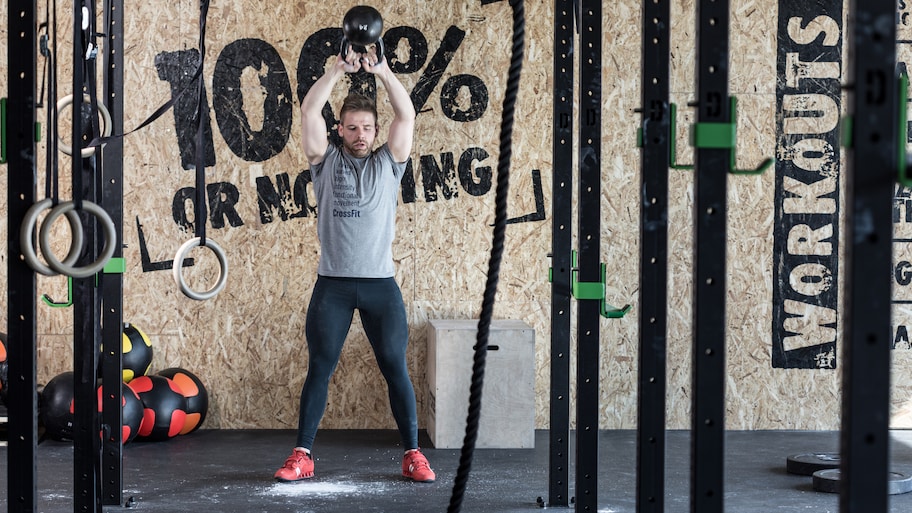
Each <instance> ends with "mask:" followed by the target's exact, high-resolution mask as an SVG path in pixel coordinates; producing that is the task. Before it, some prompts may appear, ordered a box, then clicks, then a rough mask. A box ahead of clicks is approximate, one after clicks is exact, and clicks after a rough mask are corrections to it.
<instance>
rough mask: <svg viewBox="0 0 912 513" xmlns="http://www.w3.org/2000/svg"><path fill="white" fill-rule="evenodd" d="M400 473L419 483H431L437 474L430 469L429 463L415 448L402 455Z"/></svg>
mask: <svg viewBox="0 0 912 513" xmlns="http://www.w3.org/2000/svg"><path fill="white" fill-rule="evenodd" d="M402 475H403V476H404V477H407V478H409V479H411V480H412V481H417V482H419V483H433V482H434V480H435V479H437V475H436V474H434V471H433V470H431V464H430V463H428V460H427V458H425V457H424V454H421V451H420V450H417V449H416V450H414V451H409V452H407V453H405V456H403V457H402Z"/></svg>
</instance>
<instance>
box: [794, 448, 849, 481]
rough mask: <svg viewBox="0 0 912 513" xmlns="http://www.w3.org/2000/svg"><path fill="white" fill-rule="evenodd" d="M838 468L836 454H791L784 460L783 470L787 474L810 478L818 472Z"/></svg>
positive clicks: (837, 454)
mask: <svg viewBox="0 0 912 513" xmlns="http://www.w3.org/2000/svg"><path fill="white" fill-rule="evenodd" d="M829 468H839V453H838V452H810V453H802V454H793V455H791V456H789V457H788V458H786V462H785V470H786V471H787V472H788V473H789V474H798V475H801V476H810V475H812V474H813V473H814V472H817V471H818V470H826V469H829Z"/></svg>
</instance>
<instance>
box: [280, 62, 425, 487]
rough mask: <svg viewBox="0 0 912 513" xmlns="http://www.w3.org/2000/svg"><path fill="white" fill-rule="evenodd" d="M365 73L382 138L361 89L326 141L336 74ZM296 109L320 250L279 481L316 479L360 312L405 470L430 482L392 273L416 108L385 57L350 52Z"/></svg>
mask: <svg viewBox="0 0 912 513" xmlns="http://www.w3.org/2000/svg"><path fill="white" fill-rule="evenodd" d="M361 69H363V70H365V71H367V72H368V73H372V74H373V75H374V76H375V77H376V78H377V79H379V81H380V82H381V83H382V84H383V87H384V89H385V90H386V93H387V96H388V97H389V102H390V105H391V106H392V109H393V120H392V122H391V123H390V126H389V131H388V136H387V141H386V143H385V144H383V145H382V146H380V148H378V149H377V150H376V151H373V144H374V139H375V137H376V135H377V129H378V124H377V109H376V105H375V103H374V102H373V100H371V99H370V98H367V97H364V96H360V95H349V96H348V97H347V98H346V99H345V101H344V102H343V104H342V108H341V111H340V113H339V117H340V122H339V127H338V133H339V136H340V137H341V138H342V145H341V146H336V145H335V144H330V142H329V140H328V138H327V135H326V122H325V121H324V119H323V115H322V113H321V111H322V109H323V105H325V104H326V102H327V101H328V100H329V96H330V93H331V92H332V90H333V87H334V86H335V85H336V83H337V82H338V81H339V79H340V78H342V77H343V76H344V75H345V74H346V73H355V72H357V71H359V70H361ZM301 114H302V118H303V120H302V128H303V138H302V141H303V146H304V154H305V156H306V157H307V160H308V162H309V163H310V166H311V167H310V170H311V174H312V176H313V188H314V194H315V196H316V198H317V214H318V215H317V235H318V237H319V239H320V246H321V252H320V262H319V265H318V268H317V281H316V283H315V284H314V290H313V295H312V296H311V299H310V306H309V307H308V310H307V319H306V326H305V334H306V336H307V348H308V351H309V353H310V361H309V366H308V370H307V379H306V380H305V381H304V388H303V390H302V391H301V406H300V418H299V423H298V436H297V445H296V446H295V448H294V450H293V452H292V455H291V456H289V457H288V459H287V460H286V461H285V464H284V465H283V466H282V468H280V469H279V470H278V471H277V472H276V473H275V478H276V479H277V480H279V481H297V480H299V479H306V478H309V477H313V475H314V463H313V459H311V455H310V450H311V447H312V445H313V441H314V437H315V435H316V432H317V426H318V425H319V423H320V419H321V418H322V416H323V413H324V410H325V407H326V397H327V389H328V386H329V380H330V378H331V377H332V374H333V371H334V370H335V368H336V365H337V364H338V362H339V356H340V355H341V352H342V345H343V343H344V341H345V338H346V336H347V334H348V330H349V328H350V327H351V321H352V316H353V315H354V310H355V309H357V310H358V313H359V315H360V316H361V321H362V324H363V325H364V331H365V333H366V334H367V338H368V340H369V341H370V344H371V347H372V348H373V351H374V354H375V356H376V358H377V363H378V365H379V367H380V371H381V372H382V374H383V377H384V378H385V379H386V383H387V387H388V389H389V399H390V407H391V409H392V412H393V417H394V418H395V420H396V424H397V426H398V428H399V433H400V435H401V437H402V444H403V447H404V448H405V450H406V451H405V454H404V455H403V459H402V475H403V476H405V477H407V478H409V479H412V480H414V481H419V482H426V483H429V482H433V481H434V479H435V478H436V476H435V474H434V471H433V470H431V468H430V465H429V464H428V461H427V458H425V457H424V455H423V454H421V451H420V450H419V449H418V419H417V413H416V405H415V391H414V388H413V387H412V382H411V378H410V377H409V374H408V367H407V365H406V347H407V345H408V321H407V318H406V313H405V304H404V303H403V301H402V293H401V292H400V290H399V286H398V284H397V283H396V281H395V278H394V277H393V276H394V274H395V269H394V266H393V256H392V242H393V238H394V235H395V220H396V205H397V202H398V197H399V182H400V180H401V179H402V175H403V174H404V173H405V168H406V162H407V161H408V159H409V156H410V153H411V150H412V138H413V131H414V128H415V108H414V106H413V105H412V101H411V99H410V98H409V95H408V92H407V91H406V90H405V87H403V85H402V84H401V83H400V82H399V80H398V79H397V78H396V76H395V75H394V74H393V72H392V71H391V70H390V69H389V66H388V65H387V63H386V60H385V59H384V58H383V57H382V56H381V57H379V58H378V56H377V55H376V53H375V52H374V51H368V52H367V53H356V52H354V51H353V50H349V51H348V53H347V55H345V56H341V55H340V56H338V57H337V58H336V62H335V64H334V65H333V66H332V68H331V69H330V70H328V71H327V72H326V73H325V74H324V75H323V76H322V77H320V78H319V79H318V80H317V81H316V82H315V83H314V85H313V86H312V87H311V88H310V91H308V93H307V95H305V97H304V99H303V100H302V101H301Z"/></svg>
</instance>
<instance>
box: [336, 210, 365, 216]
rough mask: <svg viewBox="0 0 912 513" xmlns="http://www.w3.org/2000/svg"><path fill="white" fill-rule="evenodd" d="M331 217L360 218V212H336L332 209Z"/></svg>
mask: <svg viewBox="0 0 912 513" xmlns="http://www.w3.org/2000/svg"><path fill="white" fill-rule="evenodd" d="M333 217H361V211H360V210H354V209H352V210H336V209H333Z"/></svg>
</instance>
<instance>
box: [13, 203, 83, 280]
mask: <svg viewBox="0 0 912 513" xmlns="http://www.w3.org/2000/svg"><path fill="white" fill-rule="evenodd" d="M53 203H54V202H53V200H51V198H45V199H43V200H41V201H39V202H38V203H35V204H34V205H32V206H31V207H29V209H28V210H27V211H26V212H25V217H24V218H23V219H22V229H21V230H20V231H19V245H20V246H21V248H22V256H23V257H24V258H25V262H26V263H27V264H28V265H29V267H31V268H32V269H34V270H35V271H36V272H39V273H41V274H43V275H45V276H56V275H57V274H58V273H57V272H56V271H54V270H53V269H51V268H50V267H48V266H46V265H44V263H42V262H41V260H39V259H38V254H37V248H36V244H35V243H34V242H33V241H34V234H35V226H36V225H37V224H38V214H39V213H41V211H42V210H45V209H47V208H48V207H50V206H51V205H52V204H53ZM66 217H67V221H69V222H70V232H71V233H72V237H73V238H72V241H71V242H70V252H69V253H68V254H67V256H66V258H64V259H63V263H64V264H66V265H72V264H73V263H75V262H76V260H77V259H79V253H81V252H82V220H81V219H79V214H77V213H76V212H74V211H72V210H70V211H67V212H66ZM45 223H47V220H45Z"/></svg>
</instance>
